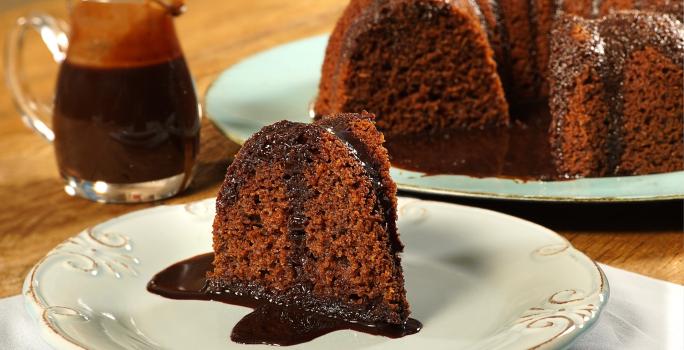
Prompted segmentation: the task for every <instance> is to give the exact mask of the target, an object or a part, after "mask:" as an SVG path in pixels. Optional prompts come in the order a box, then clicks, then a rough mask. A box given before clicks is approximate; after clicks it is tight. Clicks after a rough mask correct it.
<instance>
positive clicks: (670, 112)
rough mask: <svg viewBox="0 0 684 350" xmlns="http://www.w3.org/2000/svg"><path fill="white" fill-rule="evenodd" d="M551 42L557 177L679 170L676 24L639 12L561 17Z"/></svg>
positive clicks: (682, 34) (683, 145)
mask: <svg viewBox="0 0 684 350" xmlns="http://www.w3.org/2000/svg"><path fill="white" fill-rule="evenodd" d="M554 37H556V38H557V39H556V40H554V42H553V44H552V54H551V92H552V98H551V101H550V102H551V111H552V116H553V119H552V121H551V147H552V150H553V155H554V158H555V161H556V164H557V167H558V168H559V169H560V171H561V172H563V173H568V174H578V175H583V176H605V175H613V174H644V173H655V172H665V171H674V170H678V169H682V168H684V140H683V138H682V130H683V128H684V124H683V123H684V120H683V119H682V118H683V117H684V116H683V115H682V110H683V106H682V99H683V98H684V95H683V94H682V88H683V85H684V80H683V79H682V69H683V67H684V66H682V65H683V64H684V57H683V53H684V28H682V25H681V24H680V22H679V21H677V20H676V19H674V17H671V16H667V15H658V14H653V13H639V12H621V13H615V14H611V15H608V16H606V17H604V18H602V19H600V20H585V19H582V18H579V17H576V16H563V17H562V19H561V20H560V21H559V25H558V26H557V28H556V30H555V32H554ZM578 62H581V63H580V64H578Z"/></svg>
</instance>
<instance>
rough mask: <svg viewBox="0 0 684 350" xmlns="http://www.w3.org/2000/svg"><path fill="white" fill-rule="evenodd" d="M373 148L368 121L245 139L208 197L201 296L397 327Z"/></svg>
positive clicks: (378, 137)
mask: <svg viewBox="0 0 684 350" xmlns="http://www.w3.org/2000/svg"><path fill="white" fill-rule="evenodd" d="M382 143H383V136H382V134H381V133H379V132H378V131H377V130H376V128H375V126H374V124H373V122H372V116H371V115H369V114H362V115H355V114H343V115H336V116H332V117H326V118H323V119H321V120H319V121H317V122H315V123H313V124H302V123H293V122H288V121H282V122H278V123H276V124H274V125H271V126H267V127H265V128H263V129H262V130H261V131H259V132H258V133H256V134H255V135H254V136H252V137H251V138H250V139H249V140H248V141H247V142H245V144H244V146H243V147H242V149H241V150H240V151H239V153H238V154H237V156H236V157H235V160H234V161H233V163H232V164H231V165H230V167H229V168H228V172H227V174H226V178H225V181H224V183H223V186H222V187H221V190H220V192H219V195H218V198H217V204H216V210H217V211H216V218H215V221H214V225H213V228H214V231H213V232H214V251H215V259H214V263H213V266H214V269H213V271H211V272H210V273H209V275H208V281H209V286H208V287H209V290H210V291H211V292H213V293H232V294H240V295H250V296H253V297H254V298H259V299H267V300H269V301H270V302H272V303H275V304H279V305H296V306H297V307H300V308H303V309H305V310H308V311H311V312H315V313H318V314H322V315H326V316H329V317H334V318H338V319H343V320H346V321H351V322H357V323H362V324H391V325H397V326H402V325H403V324H404V323H405V322H407V319H408V316H409V305H408V302H407V300H406V292H405V290H404V278H403V274H402V268H401V263H400V257H399V253H400V252H401V251H402V249H403V246H402V244H401V242H400V241H399V236H398V233H397V227H396V218H397V217H396V215H397V214H396V197H395V193H396V186H395V184H394V183H393V182H392V180H391V179H390V177H389V162H388V159H387V151H386V150H385V149H384V148H383V147H382Z"/></svg>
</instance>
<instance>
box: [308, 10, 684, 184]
mask: <svg viewBox="0 0 684 350" xmlns="http://www.w3.org/2000/svg"><path fill="white" fill-rule="evenodd" d="M626 10H634V11H627V12H624V11H626ZM683 10H684V8H683V2H682V1H670V0H638V1H635V0H578V1H561V0H494V1H492V0H450V1H444V0H351V2H350V4H349V6H348V7H347V9H346V10H345V12H344V14H343V15H342V17H341V18H340V20H339V21H338V23H337V26H336V27H335V29H334V31H333V33H332V35H331V37H330V40H329V43H328V47H327V50H326V55H325V60H324V63H323V67H322V78H321V81H320V85H319V95H318V98H317V100H316V103H315V107H314V109H315V112H316V115H326V114H330V113H339V112H356V111H361V110H368V111H370V112H372V113H376V114H377V115H378V116H379V117H378V119H377V121H376V124H377V126H378V129H379V130H380V131H382V132H383V133H384V134H385V135H386V136H387V137H388V139H391V140H394V139H398V138H399V137H401V136H402V135H407V134H411V135H415V134H418V133H424V134H425V137H427V138H430V137H431V136H430V135H431V134H435V133H440V132H442V131H443V130H449V129H459V130H474V129H489V128H505V127H506V126H508V125H510V124H511V123H512V122H516V121H523V122H528V121H529V120H525V118H524V117H525V115H526V114H528V113H527V110H528V109H529V106H530V105H538V104H542V105H545V106H547V108H548V106H549V104H550V105H551V106H550V109H551V113H552V116H551V118H550V119H552V120H553V125H550V127H549V128H548V129H547V131H545V134H546V138H547V140H549V141H548V142H549V143H550V144H551V147H548V148H549V152H550V153H551V154H549V157H550V158H551V157H552V158H553V164H555V169H554V172H555V174H553V177H555V178H557V177H560V178H574V177H586V176H610V175H632V174H647V173H653V172H664V171H672V170H681V169H684V164H682V162H681V160H682V159H684V147H681V146H680V145H681V144H682V139H684V135H683V134H682V130H681V123H682V118H683V117H684V110H683V108H682V104H681V98H678V97H677V96H678V95H677V94H680V93H681V86H682V85H683V84H684V73H683V72H682V69H681V68H682V67H681V64H679V63H678V62H681V56H682V55H683V54H684V48H683V47H682V45H681V41H682V38H683V37H684V31H683V29H682V28H683V26H682V22H681V20H682V15H683V12H682V11H683ZM618 12H620V13H623V14H614V13H618ZM570 15H573V16H576V17H568V16H570ZM567 18H576V19H575V20H574V21H576V22H577V23H578V24H577V25H582V26H584V27H585V28H587V29H586V30H585V31H586V32H587V33H591V36H590V37H589V39H587V40H588V41H587V40H585V43H580V42H575V43H574V44H573V41H577V38H576V36H574V37H573V31H572V30H568V29H567V27H568V24H567V22H568V21H569V20H568V19H567ZM594 21H595V22H594ZM609 23H610V24H609ZM636 27H638V28H636ZM554 29H555V30H554ZM611 31H612V32H623V31H624V32H625V33H627V35H625V38H620V39H619V40H618V39H614V38H615V35H612V36H611V35H608V34H607V33H608V32H611ZM604 32H605V33H604ZM552 33H553V34H552ZM597 38H598V39H597ZM594 39H596V40H599V42H601V43H603V42H604V41H606V43H605V44H606V45H608V46H610V47H611V48H612V49H613V50H616V51H611V52H609V51H608V50H603V51H601V50H598V51H597V50H595V49H600V48H602V47H603V46H600V45H599V46H593V47H592V46H591V45H589V44H587V42H590V41H591V40H594ZM608 46H606V47H608ZM582 50H584V52H581V51H582ZM586 50H590V51H586ZM591 50H593V51H591ZM552 51H553V52H552ZM614 52H615V53H614ZM621 55H628V56H627V57H625V60H628V61H629V62H627V63H625V64H622V63H621V62H617V61H616V60H618V59H619V57H621ZM675 56H676V57H675ZM568 57H572V59H569V58H568ZM651 59H656V61H655V62H649V63H648V64H644V65H641V67H640V65H638V64H636V63H637V62H646V61H649V60H651ZM608 61H611V62H616V63H619V64H617V67H616V68H615V69H614V71H613V70H612V69H613V68H610V65H607V64H605V62H608ZM596 62H603V63H601V65H602V66H601V67H598V66H597V63H596ZM563 65H564V66H565V67H566V68H568V69H566V70H565V71H564V70H562V69H559V68H558V67H560V66H563ZM570 68H572V69H570ZM582 69H585V70H586V69H590V70H596V69H599V70H600V71H601V73H596V74H589V73H587V74H586V76H591V78H592V79H594V80H587V81H581V82H580V81H574V82H573V83H570V82H569V81H568V80H567V79H568V75H569V71H572V72H576V71H577V70H582ZM663 69H664V70H663ZM608 71H610V72H608ZM656 72H660V73H657V74H656ZM566 73H568V74H566ZM562 75H565V76H562ZM577 78H578V77H577V76H574V77H573V79H575V80H576V79H577ZM646 80H647V81H646ZM644 81H646V82H644ZM552 86H553V89H552V88H551V87H552ZM590 89H594V90H592V91H593V92H591V93H589V90H590ZM596 89H600V91H598V90H596ZM617 90H620V91H617ZM623 90H624V91H623ZM638 96H640V97H638ZM560 100H563V101H564V102H562V103H564V104H567V105H568V106H570V108H571V109H570V110H569V112H567V113H566V112H565V111H566V110H567V108H566V106H561V103H560V102H559V101H560ZM589 100H592V101H589ZM599 100H602V101H601V102H599ZM639 100H642V101H639ZM554 101H555V102H554ZM571 101H575V102H571ZM582 101H584V102H587V103H588V104H584V105H582V103H583V102H582ZM675 101H679V103H677V102H675ZM608 106H609V108H608ZM575 107H576V108H575ZM535 108H536V107H535ZM573 108H574V109H573ZM576 117H578V118H579V119H573V118H576ZM589 119H591V120H592V122H591V123H589V124H591V125H594V126H591V125H587V123H585V120H589ZM659 123H662V125H663V127H662V128H661V129H660V130H659V131H658V132H657V133H653V130H655V129H656V128H655V126H656V124H659ZM573 124H581V125H582V127H581V128H585V129H583V130H584V131H582V130H580V129H581V128H571V127H570V126H571V125H573ZM599 124H605V125H606V128H609V129H610V130H602V131H600V132H598V131H596V132H594V131H591V130H590V129H592V128H599V126H598V125H599ZM559 125H563V127H559ZM676 125H679V128H676V127H675V126H676ZM601 128H602V127H601ZM566 131H567V132H568V133H567V134H564V133H565V132H566ZM585 131H586V132H585ZM587 132H588V133H589V134H590V135H588V134H587ZM514 136H515V135H512V136H511V139H512V141H514V142H517V141H515V140H513V138H514ZM582 137H589V138H591V140H581V138H582ZM572 140H574V141H572ZM573 147H575V148H574V149H572V148H573ZM599 148H601V149H600V150H599ZM606 148H611V151H607V150H606ZM571 149H572V150H571ZM516 152H517V151H516ZM391 156H393V155H392V154H391ZM600 158H606V159H604V160H601V159H600ZM668 158H673V159H675V160H674V161H672V162H668V161H665V159H668ZM590 159H591V160H590ZM677 160H680V161H677ZM393 162H394V159H393Z"/></svg>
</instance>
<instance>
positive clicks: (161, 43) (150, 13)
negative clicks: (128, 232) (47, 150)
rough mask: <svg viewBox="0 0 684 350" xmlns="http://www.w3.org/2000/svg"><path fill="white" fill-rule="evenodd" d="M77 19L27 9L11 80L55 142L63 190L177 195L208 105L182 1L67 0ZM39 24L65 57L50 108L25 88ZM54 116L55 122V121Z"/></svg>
mask: <svg viewBox="0 0 684 350" xmlns="http://www.w3.org/2000/svg"><path fill="white" fill-rule="evenodd" d="M68 6H69V14H70V21H69V25H66V24H64V22H62V21H59V20H57V19H55V18H53V17H51V16H48V15H45V14H34V15H30V16H27V17H22V18H20V19H19V20H18V25H17V27H16V28H15V30H14V31H12V32H11V34H10V38H9V41H8V46H7V52H6V62H5V63H6V67H5V68H6V70H5V71H6V72H7V74H8V76H7V82H8V84H9V87H10V90H11V92H12V94H13V97H14V100H15V102H16V105H17V106H18V109H19V111H20V112H21V114H22V118H23V119H24V121H25V122H26V124H27V125H28V126H29V127H31V128H33V129H34V130H35V131H36V132H38V133H39V134H40V135H42V136H43V137H44V138H45V139H46V140H48V141H50V142H53V144H54V148H55V154H56V157H57V164H58V167H59V171H60V174H61V176H62V178H63V179H64V182H65V191H66V192H67V193H68V194H70V195H80V196H82V197H85V198H88V199H91V200H95V201H99V202H117V203H121V202H143V201H152V200H158V199H162V198H166V197H170V196H173V195H175V194H177V193H178V192H179V191H182V190H183V189H185V188H186V187H187V186H188V185H189V183H190V180H191V178H192V174H193V169H194V165H195V160H196V157H197V153H198V148H199V130H200V122H199V121H200V109H199V105H198V102H197V96H196V93H195V89H194V86H193V82H192V78H191V76H190V72H189V70H188V67H187V65H186V62H185V59H184V57H183V53H182V51H181V47H180V44H179V42H178V38H177V36H176V32H175V28H174V24H173V17H174V16H177V15H179V14H180V13H181V12H182V10H183V3H182V1H175V2H173V3H168V2H165V1H162V0H156V1H153V0H127V1H125V0H110V1H107V0H80V1H70V2H68ZM29 28H33V29H35V30H37V31H38V32H39V33H40V36H41V38H42V39H43V41H44V43H45V44H46V46H47V47H48V49H49V50H50V52H51V54H52V56H53V58H54V59H55V61H57V62H58V63H59V64H60V68H59V73H58V78H57V84H56V88H55V94H54V103H53V105H52V106H50V107H48V108H41V106H42V105H41V104H40V103H38V102H37V101H35V99H34V98H33V97H32V96H31V95H30V94H29V93H28V92H27V90H26V89H24V88H23V86H24V83H25V82H24V81H23V80H22V75H21V63H22V62H21V59H20V58H21V52H20V51H21V48H22V43H23V41H24V37H25V33H26V31H27V29H29ZM50 125H51V126H50Z"/></svg>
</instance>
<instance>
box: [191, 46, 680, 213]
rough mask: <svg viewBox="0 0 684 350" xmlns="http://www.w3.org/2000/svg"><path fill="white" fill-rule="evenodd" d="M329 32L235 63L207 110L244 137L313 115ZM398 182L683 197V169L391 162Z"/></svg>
mask: <svg viewBox="0 0 684 350" xmlns="http://www.w3.org/2000/svg"><path fill="white" fill-rule="evenodd" d="M327 39H328V36H327V35H321V36H316V37H312V38H308V39H304V40H299V41H295V42H292V43H289V44H286V45H282V46H278V47H275V48H273V49H270V50H268V51H265V52H262V53H259V54H256V55H254V56H251V57H249V58H247V59H245V60H244V61H242V62H240V63H238V64H236V65H234V66H232V67H230V68H228V69H227V70H226V71H224V72H223V73H222V74H221V75H220V76H219V77H218V79H217V80H216V81H215V82H214V83H213V84H212V86H211V87H210V88H209V91H208V92H207V94H206V96H205V101H204V103H205V109H206V112H207V114H208V116H209V117H210V118H211V119H213V120H214V121H215V122H216V124H217V125H218V126H219V127H220V128H221V129H222V130H223V132H225V133H226V134H227V135H228V136H229V137H230V138H232V139H234V140H235V141H237V142H243V141H244V140H246V139H247V138H248V137H249V136H250V135H252V134H253V133H254V132H256V131H257V130H259V129H261V128H262V127H263V126H264V125H268V124H272V123H274V122H276V121H279V120H283V119H288V120H292V121H300V122H308V121H309V120H310V118H309V105H310V104H311V102H312V101H313V100H314V97H315V96H316V93H317V90H318V80H319V78H320V69H321V65H322V63H323V55H324V53H325V46H326V44H327ZM391 174H392V178H393V179H394V181H395V182H396V183H397V186H398V187H399V189H402V190H408V191H414V192H423V193H438V194H445V195H453V196H464V197H482V198H502V199H516V200H534V201H573V202H577V201H580V202H581V201H584V202H603V201H647V200H663V199H683V198H684V171H677V172H672V173H665V174H655V175H644V176H624V177H607V178H590V179H579V180H570V181H526V182H523V181H518V180H512V179H502V178H474V177H470V176H460V175H436V176H425V175H424V174H421V173H417V172H413V171H406V170H402V169H398V168H392V171H391Z"/></svg>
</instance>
